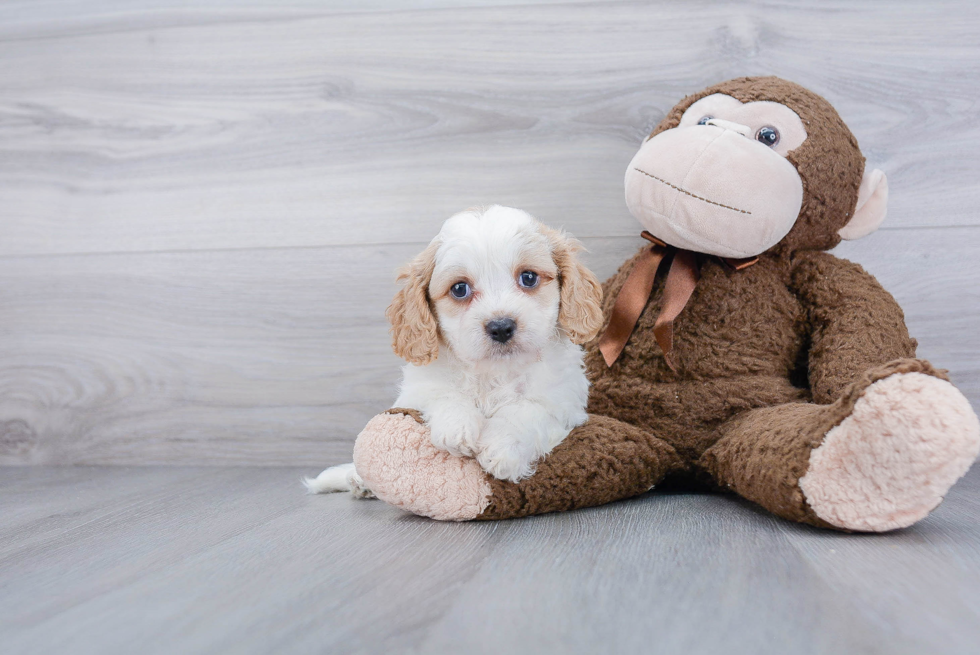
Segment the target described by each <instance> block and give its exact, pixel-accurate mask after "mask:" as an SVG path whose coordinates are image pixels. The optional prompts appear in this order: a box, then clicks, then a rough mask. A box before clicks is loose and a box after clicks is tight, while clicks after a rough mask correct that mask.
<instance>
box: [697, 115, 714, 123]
mask: <svg viewBox="0 0 980 655" xmlns="http://www.w3.org/2000/svg"><path fill="white" fill-rule="evenodd" d="M712 118H714V116H702V117H701V120H699V121H698V125H707V124H708V121H710V120H711V119H712Z"/></svg>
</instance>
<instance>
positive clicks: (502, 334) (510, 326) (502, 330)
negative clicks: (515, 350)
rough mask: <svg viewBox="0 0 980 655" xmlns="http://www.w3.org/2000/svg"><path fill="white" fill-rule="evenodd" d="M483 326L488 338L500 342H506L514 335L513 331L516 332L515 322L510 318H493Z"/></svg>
mask: <svg viewBox="0 0 980 655" xmlns="http://www.w3.org/2000/svg"><path fill="white" fill-rule="evenodd" d="M485 327H486V330H487V334H489V335H490V338H491V339H493V340H494V341H499V342H500V343H507V342H508V341H510V338H511V337H512V336H514V333H515V332H517V323H515V322H514V319H512V318H498V319H494V320H492V321H490V322H489V323H487V324H486V326H485Z"/></svg>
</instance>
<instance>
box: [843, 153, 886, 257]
mask: <svg viewBox="0 0 980 655" xmlns="http://www.w3.org/2000/svg"><path fill="white" fill-rule="evenodd" d="M887 213H888V178H886V177H885V174H884V173H882V172H881V171H879V170H878V169H877V168H876V169H874V170H873V171H871V172H870V173H869V172H868V171H865V172H864V178H863V179H862V180H861V188H859V189H858V201H857V208H856V209H855V210H854V216H853V217H851V220H849V221H848V222H847V225H845V226H844V227H842V228H841V229H840V230H838V232H837V234H839V235H840V236H841V238H842V239H847V240H848V241H853V240H854V239H860V238H861V237H866V236H868V235H869V234H871V233H872V232H874V231H875V230H877V229H878V227H879V226H880V225H881V222H882V221H883V220H885V214H887Z"/></svg>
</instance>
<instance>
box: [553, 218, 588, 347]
mask: <svg viewBox="0 0 980 655" xmlns="http://www.w3.org/2000/svg"><path fill="white" fill-rule="evenodd" d="M545 234H547V235H548V240H549V241H550V242H551V256H552V257H553V258H554V260H555V265H556V266H557V267H558V281H559V284H560V288H561V299H560V301H559V302H560V306H559V309H558V324H559V325H560V326H561V328H562V329H563V330H564V331H565V333H566V334H567V335H568V338H569V339H571V340H572V343H578V344H582V343H585V342H586V341H589V340H590V339H592V338H593V337H595V335H596V334H598V332H599V328H601V327H602V286H601V285H600V284H599V280H597V279H596V277H595V275H593V274H592V271H590V270H589V269H587V268H586V267H585V266H583V265H582V264H581V262H579V260H578V256H577V253H579V252H581V251H582V250H584V248H583V247H582V244H581V243H579V241H578V240H577V239H573V238H571V237H569V236H567V235H566V234H564V233H562V232H558V231H557V230H552V229H550V228H546V231H545Z"/></svg>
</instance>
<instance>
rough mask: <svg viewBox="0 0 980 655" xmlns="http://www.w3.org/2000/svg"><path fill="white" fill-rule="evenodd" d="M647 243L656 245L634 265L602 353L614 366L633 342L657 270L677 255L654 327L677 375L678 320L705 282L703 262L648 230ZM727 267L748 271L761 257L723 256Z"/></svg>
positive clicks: (605, 335) (601, 346)
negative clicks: (698, 286)
mask: <svg viewBox="0 0 980 655" xmlns="http://www.w3.org/2000/svg"><path fill="white" fill-rule="evenodd" d="M640 236H642V237H643V238H644V239H646V240H647V241H650V242H651V243H653V245H652V246H651V247H650V248H648V249H647V250H645V251H644V252H643V254H642V255H640V258H639V259H638V260H637V261H636V265H635V266H633V270H632V271H630V274H629V276H628V277H627V278H626V282H625V283H624V284H623V288H622V289H620V291H619V296H617V298H616V304H615V305H613V311H612V317H611V318H610V319H609V326H608V327H607V328H606V331H605V332H603V334H602V337H600V339H599V352H601V353H602V357H603V359H605V360H606V366H612V365H613V363H615V361H616V360H617V359H619V356H620V354H621V353H622V352H623V348H625V347H626V342H627V341H629V338H630V335H631V334H632V333H633V328H634V327H636V322H637V321H638V320H639V319H640V314H642V313H643V308H644V307H646V304H647V301H648V300H649V299H650V293H651V292H652V291H653V282H654V280H655V279H656V277H657V270H658V269H659V268H660V264H661V262H662V261H663V260H664V258H665V257H666V256H667V255H669V254H671V253H673V254H674V258H673V259H672V260H671V263H670V270H669V271H667V279H666V281H665V282H664V296H663V307H662V308H661V310H660V315H659V316H658V317H657V322H656V323H654V325H653V336H654V337H655V338H656V339H657V343H658V344H660V348H661V350H663V351H664V361H666V362H667V366H669V367H670V370H672V371H674V372H675V373H676V372H677V368H676V367H675V366H674V360H673V356H672V354H673V349H674V319H675V318H677V316H678V315H679V314H680V313H681V311H683V310H684V307H685V306H686V305H687V301H688V300H690V298H691V294H692V293H694V287H695V286H697V284H698V280H699V279H701V262H700V259H699V254H698V253H696V252H693V251H691V250H681V249H680V248H675V247H674V246H668V245H667V244H666V243H664V242H663V241H661V240H660V239H658V238H657V237H655V236H653V235H652V234H650V233H649V232H647V231H646V230H643V232H641V233H640ZM719 259H720V260H721V261H722V262H724V263H725V264H726V265H727V266H729V267H730V268H732V269H733V270H736V271H740V270H742V269H743V268H748V267H749V266H751V265H752V264H754V263H756V262H757V261H759V258H758V257H750V258H748V259H732V258H727V257H719Z"/></svg>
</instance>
